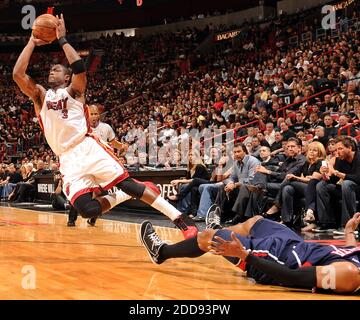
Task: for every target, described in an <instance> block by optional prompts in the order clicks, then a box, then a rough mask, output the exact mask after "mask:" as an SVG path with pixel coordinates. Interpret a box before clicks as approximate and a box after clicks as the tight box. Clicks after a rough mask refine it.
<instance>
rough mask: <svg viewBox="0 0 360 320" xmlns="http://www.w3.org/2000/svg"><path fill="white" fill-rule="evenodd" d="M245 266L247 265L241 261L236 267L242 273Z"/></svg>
mask: <svg viewBox="0 0 360 320" xmlns="http://www.w3.org/2000/svg"><path fill="white" fill-rule="evenodd" d="M246 265H247V263H246V262H245V261H243V260H241V262H240V263H239V264H238V265H237V267H238V268H240V269H241V270H242V271H246Z"/></svg>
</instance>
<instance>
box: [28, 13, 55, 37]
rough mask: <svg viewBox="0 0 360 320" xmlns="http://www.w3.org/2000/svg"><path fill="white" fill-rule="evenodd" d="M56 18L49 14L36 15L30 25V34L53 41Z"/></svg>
mask: <svg viewBox="0 0 360 320" xmlns="http://www.w3.org/2000/svg"><path fill="white" fill-rule="evenodd" d="M57 23H58V20H57V18H56V17H55V16H53V15H51V14H48V13H46V14H42V15H41V16H38V17H37V18H36V19H35V21H34V24H33V27H32V30H33V31H32V34H33V35H34V37H35V38H38V39H41V40H44V41H46V42H53V41H54V40H55V39H56V26H57Z"/></svg>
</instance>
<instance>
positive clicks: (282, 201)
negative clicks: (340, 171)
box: [268, 141, 326, 228]
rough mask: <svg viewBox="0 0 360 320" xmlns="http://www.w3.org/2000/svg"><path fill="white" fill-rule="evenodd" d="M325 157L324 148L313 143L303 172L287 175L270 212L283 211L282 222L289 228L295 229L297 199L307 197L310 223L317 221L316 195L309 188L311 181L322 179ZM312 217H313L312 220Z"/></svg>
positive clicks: (309, 148)
mask: <svg viewBox="0 0 360 320" xmlns="http://www.w3.org/2000/svg"><path fill="white" fill-rule="evenodd" d="M325 156H326V152H325V148H324V146H323V145H322V144H321V143H320V142H318V141H315V142H311V143H310V144H309V146H308V151H307V154H306V162H305V163H304V165H303V167H302V168H301V171H300V172H295V173H289V174H287V175H286V177H285V180H284V181H283V182H282V184H281V187H280V191H279V192H278V194H277V195H276V198H275V200H274V205H273V206H272V207H271V208H270V209H269V211H268V212H271V213H273V212H277V211H279V209H281V220H282V222H283V223H284V224H285V225H287V226H288V227H290V228H291V227H293V222H294V217H293V216H294V205H295V202H294V200H295V199H297V200H299V199H301V198H304V197H305V199H306V204H305V209H306V210H307V220H308V222H311V221H314V220H315V216H314V212H315V203H316V193H315V192H308V190H307V187H308V184H309V182H310V181H311V180H316V182H318V181H319V179H321V178H322V175H321V174H320V167H321V164H322V161H323V160H324V159H325ZM313 191H315V190H313ZM298 209H299V208H298ZM310 215H312V218H311V217H310Z"/></svg>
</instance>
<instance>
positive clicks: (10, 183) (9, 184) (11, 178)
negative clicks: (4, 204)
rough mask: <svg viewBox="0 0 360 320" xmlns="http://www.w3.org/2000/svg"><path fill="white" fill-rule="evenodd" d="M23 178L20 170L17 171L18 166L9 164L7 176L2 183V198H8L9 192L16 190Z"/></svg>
mask: <svg viewBox="0 0 360 320" xmlns="http://www.w3.org/2000/svg"><path fill="white" fill-rule="evenodd" d="M21 180H22V177H21V175H20V173H19V172H17V170H16V167H15V165H14V164H13V163H11V164H9V165H8V167H7V172H6V178H5V180H3V182H2V183H1V186H2V187H3V189H2V195H1V197H2V198H6V199H7V198H8V197H9V194H10V193H11V192H12V191H13V190H14V188H15V187H16V184H17V183H18V182H20V181H21Z"/></svg>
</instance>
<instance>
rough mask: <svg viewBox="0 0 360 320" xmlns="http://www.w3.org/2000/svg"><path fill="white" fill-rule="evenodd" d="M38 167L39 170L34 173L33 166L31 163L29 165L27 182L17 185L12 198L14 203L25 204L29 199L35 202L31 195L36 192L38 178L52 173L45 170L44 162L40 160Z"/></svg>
mask: <svg viewBox="0 0 360 320" xmlns="http://www.w3.org/2000/svg"><path fill="white" fill-rule="evenodd" d="M36 166H37V170H36V171H34V170H33V165H32V164H31V163H29V164H28V170H29V175H28V177H27V180H26V181H24V182H20V183H18V184H17V185H16V188H15V190H14V193H13V194H12V196H11V199H12V203H21V202H25V201H26V200H28V199H29V197H30V200H33V196H32V195H31V193H34V192H35V186H36V179H35V178H36V176H39V175H44V174H49V173H51V171H50V170H49V169H46V168H45V164H44V161H42V160H39V161H38V162H37V164H36ZM30 170H31V171H30ZM9 200H10V197H9Z"/></svg>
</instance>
